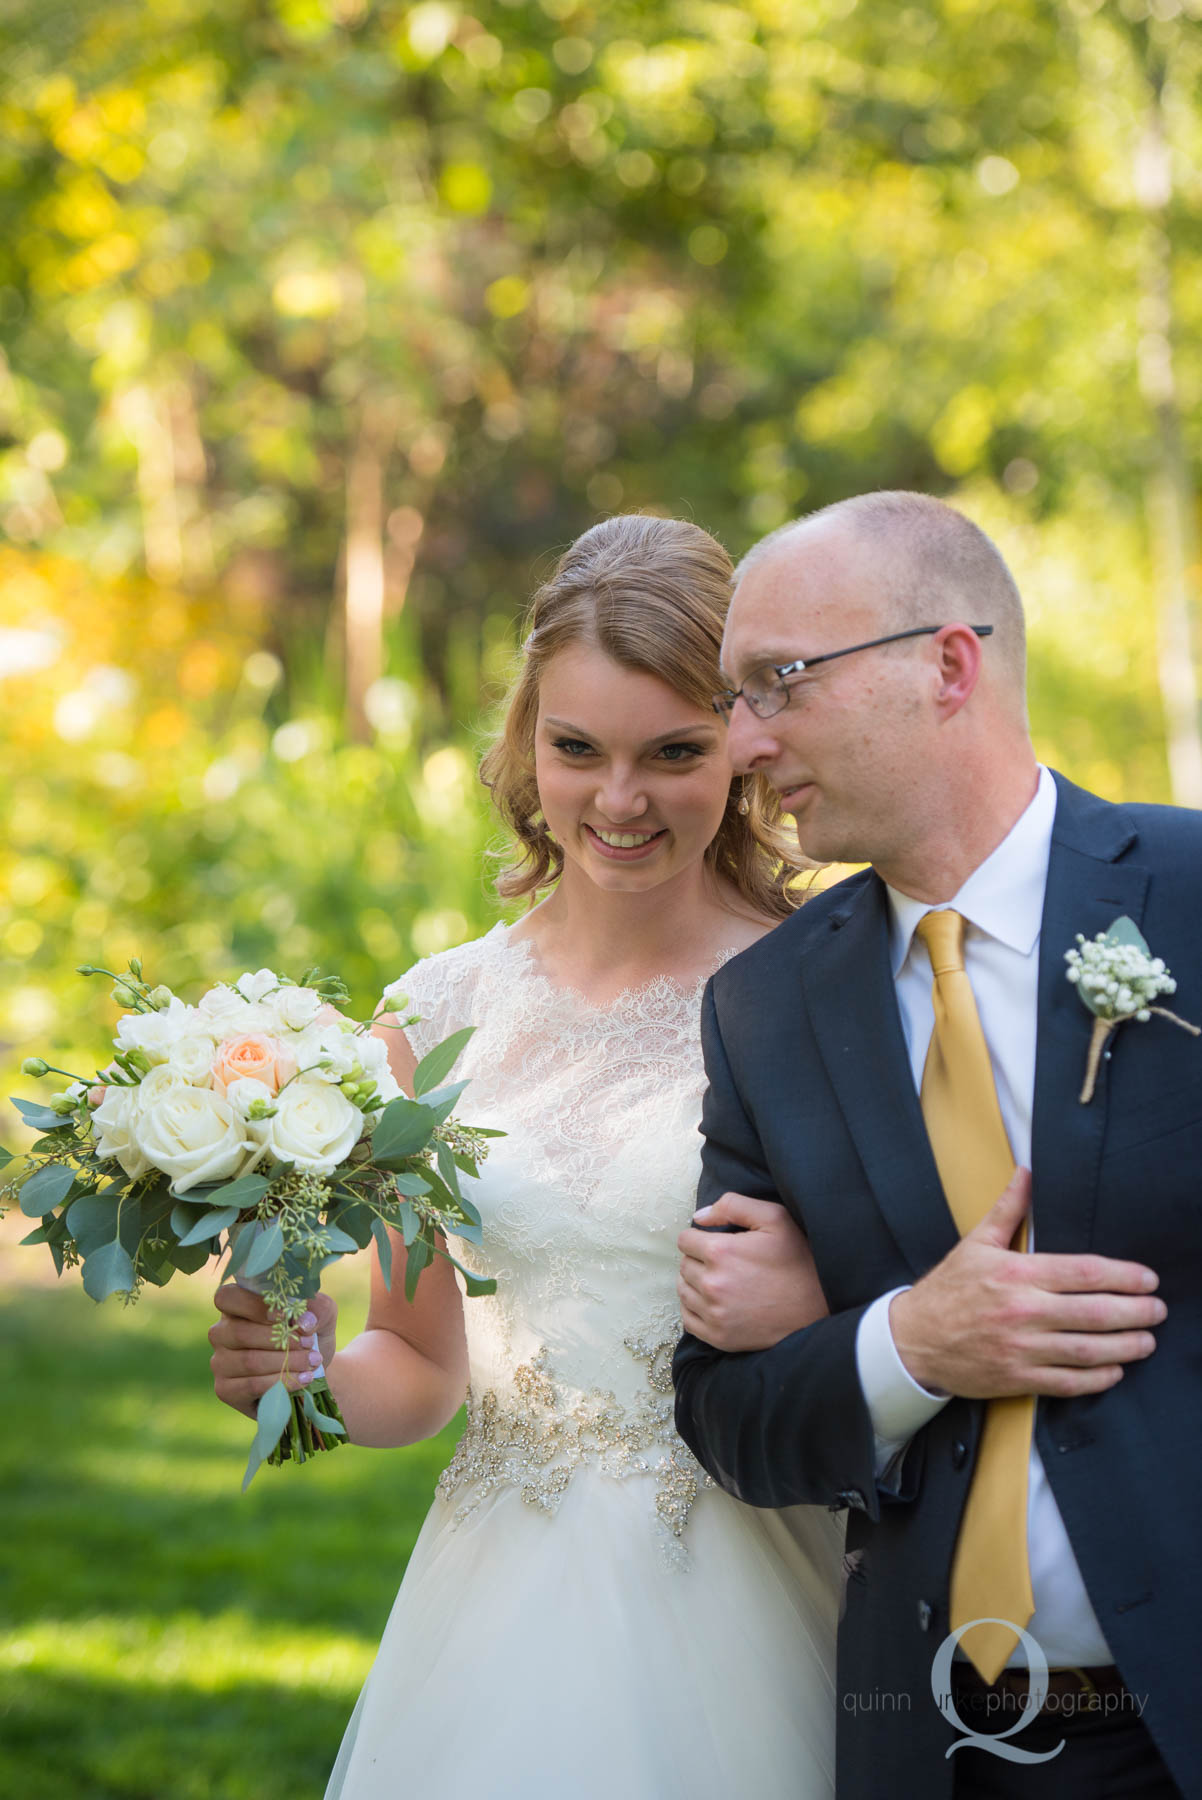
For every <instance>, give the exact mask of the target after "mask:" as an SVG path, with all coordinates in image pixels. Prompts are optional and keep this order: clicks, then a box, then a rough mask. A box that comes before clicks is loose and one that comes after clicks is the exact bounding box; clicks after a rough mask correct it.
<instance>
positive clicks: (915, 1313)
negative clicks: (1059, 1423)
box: [889, 1169, 1166, 1399]
mask: <svg viewBox="0 0 1202 1800" xmlns="http://www.w3.org/2000/svg"><path fill="white" fill-rule="evenodd" d="M1030 1204H1031V1175H1030V1171H1029V1170H1027V1169H1016V1170H1015V1172H1014V1177H1013V1179H1012V1181H1011V1182H1010V1185H1009V1186H1008V1187H1007V1188H1006V1190H1005V1192H1004V1193H1003V1194H1002V1196H1001V1198H1000V1199H999V1200H998V1201H997V1203H996V1204H995V1205H994V1206H993V1208H992V1209H991V1210H990V1211H989V1212H988V1213H986V1215H985V1217H984V1218H983V1219H982V1220H981V1223H980V1224H979V1225H978V1226H977V1227H976V1228H975V1230H973V1231H970V1232H968V1233H967V1235H966V1236H965V1237H963V1238H961V1240H960V1242H959V1243H958V1244H957V1245H956V1248H955V1249H954V1250H952V1251H950V1252H949V1254H948V1255H947V1256H945V1257H944V1259H943V1261H942V1262H941V1263H938V1264H936V1266H935V1268H933V1269H932V1270H931V1271H930V1273H929V1274H927V1275H924V1276H923V1278H922V1280H921V1281H919V1282H917V1283H916V1284H915V1285H914V1287H912V1288H910V1289H909V1291H908V1292H907V1293H904V1294H899V1295H898V1296H897V1298H896V1299H895V1300H894V1301H893V1302H892V1304H891V1305H890V1308H889V1326H890V1329H891V1331H892V1333H893V1341H894V1343H895V1345H896V1346H897V1353H898V1355H899V1356H900V1357H901V1359H902V1361H903V1363H904V1364H905V1365H906V1368H907V1369H908V1370H909V1372H910V1374H911V1375H912V1376H913V1377H914V1379H915V1381H917V1382H920V1383H921V1385H922V1386H923V1387H925V1388H931V1389H934V1390H942V1391H943V1392H945V1393H948V1394H962V1395H965V1396H967V1397H969V1398H973V1399H996V1398H998V1397H999V1396H1001V1395H1004V1394H1055V1395H1058V1396H1060V1397H1061V1398H1071V1397H1074V1396H1076V1395H1078V1394H1099V1393H1101V1392H1102V1391H1103V1390H1104V1389H1106V1388H1109V1387H1113V1386H1114V1385H1115V1383H1116V1382H1117V1381H1121V1380H1122V1377H1123V1364H1124V1363H1130V1362H1139V1361H1141V1360H1142V1359H1143V1358H1144V1357H1145V1356H1151V1354H1152V1352H1153V1350H1154V1349H1155V1348H1156V1339H1155V1338H1154V1337H1153V1335H1152V1332H1151V1330H1150V1329H1149V1327H1151V1326H1153V1325H1159V1324H1160V1322H1161V1320H1162V1319H1163V1318H1164V1317H1165V1312H1166V1308H1165V1304H1164V1301H1163V1300H1158V1299H1157V1298H1156V1297H1155V1295H1154V1293H1153V1291H1152V1290H1153V1289H1154V1288H1155V1287H1156V1286H1157V1285H1158V1283H1159V1277H1158V1276H1157V1274H1156V1273H1155V1271H1154V1270H1152V1269H1148V1268H1145V1267H1144V1265H1143V1264H1142V1263H1130V1262H1118V1261H1116V1260H1115V1259H1114V1258H1112V1257H1109V1256H1087V1255H1082V1256H1047V1255H1041V1254H1040V1253H1039V1251H1034V1252H1033V1253H1032V1254H1031V1255H1029V1256H1028V1255H1023V1254H1021V1253H1019V1252H1017V1251H1014V1250H1011V1248H1010V1244H1011V1242H1012V1241H1013V1238H1014V1234H1015V1232H1016V1231H1017V1230H1018V1228H1019V1225H1020V1224H1021V1223H1022V1221H1023V1218H1024V1217H1025V1216H1026V1212H1027V1209H1028V1207H1029V1206H1030Z"/></svg>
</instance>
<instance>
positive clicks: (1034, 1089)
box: [674, 493, 1202, 1800]
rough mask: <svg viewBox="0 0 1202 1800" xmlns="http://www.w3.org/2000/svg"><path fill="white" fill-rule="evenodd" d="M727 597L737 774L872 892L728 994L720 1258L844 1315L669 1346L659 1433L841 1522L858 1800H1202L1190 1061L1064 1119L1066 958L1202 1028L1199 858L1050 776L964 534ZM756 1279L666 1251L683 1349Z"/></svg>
mask: <svg viewBox="0 0 1202 1800" xmlns="http://www.w3.org/2000/svg"><path fill="white" fill-rule="evenodd" d="M735 579H736V588H735V595H734V599H733V602H732V605H731V610H730V616H729V620H728V623H727V630H726V638H725V642H724V646H723V667H724V669H725V671H726V675H727V678H728V680H729V681H730V684H731V690H732V692H731V693H730V694H729V695H728V696H727V705H728V709H729V710H728V718H729V726H730V749H731V755H732V758H733V761H734V764H735V767H736V768H738V769H741V770H744V771H748V772H754V773H756V774H760V775H763V776H765V777H766V778H767V780H768V781H769V782H771V784H772V785H773V786H774V787H775V788H776V789H777V790H778V791H779V793H780V795H781V804H782V806H783V808H784V810H785V811H786V812H787V813H790V814H792V816H793V817H794V818H795V820H796V822H797V831H798V837H799V841H800V844H801V848H802V849H803V851H805V852H806V854H807V855H809V856H811V857H814V858H816V859H819V860H822V861H832V862H863V863H869V864H871V867H870V868H868V869H866V870H864V871H863V872H862V873H860V874H857V875H853V876H852V877H851V878H850V879H849V880H846V881H843V882H840V883H839V884H838V885H836V886H834V887H832V888H830V889H829V890H828V891H827V892H825V893H823V894H821V895H820V896H819V897H817V898H815V899H813V900H811V901H809V902H808V903H807V904H805V905H804V906H803V907H802V908H801V909H800V911H799V912H798V913H797V914H796V915H795V916H794V917H793V918H791V919H790V920H788V921H787V922H786V923H785V924H783V925H782V926H780V927H779V928H778V929H777V930H775V931H773V932H771V933H770V934H769V935H768V936H767V937H766V938H764V939H762V940H761V941H760V942H759V943H758V944H756V945H755V946H754V947H753V948H752V949H750V950H748V951H746V952H744V953H743V954H742V955H741V956H739V957H737V958H735V960H734V961H732V962H731V963H729V964H727V966H726V967H725V968H724V969H722V970H721V971H720V972H719V973H718V974H717V975H716V976H715V977H714V979H713V981H712V982H711V983H710V986H709V988H708V990H707V993H706V1000H705V1010H704V1020H703V1035H704V1042H705V1053H706V1066H707V1071H708V1075H709V1081H710V1087H709V1092H708V1095H707V1098H706V1102H705V1113H704V1118H703V1123H702V1130H703V1133H704V1138H705V1144H704V1152H703V1156H704V1174H703V1179H702V1184H701V1199H702V1202H703V1203H709V1204H711V1205H712V1208H713V1210H712V1212H711V1213H710V1214H709V1216H708V1218H706V1219H705V1220H704V1221H703V1222H704V1223H705V1224H708V1225H710V1226H713V1225H720V1224H723V1223H730V1222H731V1220H732V1219H733V1218H734V1217H735V1215H736V1214H738V1216H739V1218H740V1220H741V1221H742V1222H744V1223H746V1222H747V1221H748V1220H749V1219H750V1220H751V1221H753V1222H754V1223H755V1225H756V1228H760V1229H764V1230H766V1231H768V1232H771V1231H772V1229H773V1222H774V1221H775V1222H776V1229H777V1230H778V1231H779V1220H780V1214H779V1213H778V1212H777V1211H776V1209H775V1208H771V1209H770V1208H767V1207H763V1206H761V1207H759V1208H756V1207H755V1206H752V1207H751V1208H748V1207H747V1204H746V1202H740V1201H738V1200H735V1199H730V1200H728V1199H725V1198H723V1196H725V1195H726V1194H728V1193H733V1194H741V1195H749V1196H752V1197H753V1198H754V1199H757V1200H759V1201H767V1200H771V1201H781V1202H783V1204H784V1206H785V1207H786V1208H787V1209H788V1211H789V1212H790V1213H791V1214H792V1215H793V1216H794V1218H795V1219H796V1220H797V1221H798V1222H799V1223H800V1224H801V1225H802V1226H803V1228H804V1230H805V1231H806V1233H807V1235H808V1237H809V1242H810V1247H811V1250H812V1253H813V1256H814V1258H815V1261H816V1264H817V1270H818V1274H819V1276H820V1278H821V1282H822V1287H823V1291H824V1293H825V1295H826V1298H827V1302H828V1304H829V1308H830V1312H829V1315H828V1316H827V1317H825V1318H822V1319H819V1320H818V1321H816V1322H815V1323H814V1324H812V1325H809V1326H808V1327H806V1328H805V1329H804V1330H800V1331H795V1332H793V1333H792V1335H790V1336H788V1337H785V1338H784V1339H783V1340H782V1341H780V1342H779V1343H778V1344H776V1345H775V1346H773V1347H772V1348H770V1349H761V1350H753V1351H749V1352H743V1353H740V1354H728V1353H723V1352H720V1351H717V1350H715V1349H713V1348H711V1346H710V1345H709V1344H708V1343H705V1342H703V1341H701V1338H700V1337H699V1336H695V1335H686V1336H685V1337H684V1339H683V1340H682V1342H681V1344H680V1347H679V1349H678V1351H677V1355H676V1362H675V1368H674V1375H675V1381H676V1388H677V1402H676V1417H677V1424H678V1427H679V1430H680V1432H681V1435H682V1436H683V1437H684V1438H685V1440H686V1442H687V1443H688V1444H689V1445H690V1446H691V1447H692V1449H693V1450H694V1451H695V1452H696V1454H697V1456H698V1457H699V1458H700V1459H701V1461H702V1463H704V1465H705V1467H706V1468H707V1469H708V1470H709V1471H710V1473H711V1474H712V1475H713V1476H714V1477H715V1479H716V1480H717V1481H718V1482H719V1483H720V1484H721V1485H722V1486H723V1487H725V1488H726V1489H727V1490H728V1491H729V1492H730V1493H732V1494H735V1495H737V1496H738V1497H739V1498H740V1499H742V1500H745V1501H748V1502H750V1503H751V1504H752V1505H755V1506H766V1507H781V1506H789V1505H792V1504H793V1503H795V1502H808V1503H817V1504H821V1505H827V1506H830V1507H832V1508H846V1509H847V1512H848V1527H847V1548H848V1555H847V1557H846V1567H847V1570H848V1580H847V1589H846V1610H845V1617H844V1620H843V1623H842V1626H841V1628H840V1651H839V1688H840V1693H839V1790H838V1791H839V1794H840V1796H841V1797H844V1800H868V1797H870V1796H876V1795H897V1796H902V1797H904V1800H909V1797H910V1796H922V1797H923V1800H944V1797H946V1800H952V1797H953V1796H954V1797H955V1800H965V1797H966V1796H970V1795H973V1796H975V1795H986V1794H988V1795H998V1796H1004V1795H1015V1796H1020V1797H1022V1800H1030V1797H1034V1796H1038V1795H1042V1794H1048V1795H1051V1794H1055V1795H1056V1796H1057V1797H1058V1800H1075V1797H1078V1796H1079V1797H1080V1800H1085V1796H1094V1795H1101V1794H1103V1793H1105V1794H1107V1795H1110V1794H1114V1795H1118V1794H1120V1793H1121V1794H1124V1795H1127V1794H1130V1795H1139V1796H1141V1797H1142V1800H1153V1797H1155V1796H1171V1795H1175V1794H1182V1795H1186V1796H1190V1797H1192V1800H1198V1797H1202V1693H1199V1690H1198V1682H1197V1679H1196V1676H1197V1671H1198V1669H1199V1656H1198V1649H1197V1646H1198V1641H1199V1636H1200V1634H1202V1544H1200V1539H1202V1530H1200V1526H1202V1040H1200V1039H1199V1038H1197V1037H1195V1036H1193V1035H1190V1034H1189V1033H1187V1032H1186V1031H1185V1030H1182V1029H1179V1028H1178V1026H1177V1025H1176V1024H1175V1023H1174V1022H1173V1021H1172V1020H1170V1019H1168V1018H1165V1017H1163V1016H1160V1015H1158V1014H1156V1013H1153V1014H1152V1016H1151V1017H1150V1018H1147V1019H1144V1020H1142V1021H1141V1020H1137V1019H1134V1018H1132V1019H1129V1020H1127V1021H1126V1022H1125V1023H1123V1024H1121V1025H1119V1026H1118V1027H1117V1028H1116V1029H1115V1030H1114V1031H1112V1032H1111V1033H1110V1035H1109V1036H1108V1038H1107V1039H1106V1044H1105V1049H1104V1053H1103V1055H1102V1058H1101V1061H1100V1064H1099V1067H1098V1072H1097V1077H1096V1084H1095V1087H1094V1092H1093V1095H1092V1098H1090V1099H1089V1101H1088V1102H1087V1103H1083V1101H1082V1099H1081V1098H1080V1096H1081V1094H1082V1089H1083V1083H1084V1079H1085V1075H1086V1064H1087V1059H1088V1055H1089V1050H1090V1040H1091V1031H1092V1027H1093V1019H1092V1017H1091V1015H1090V1013H1089V1011H1088V1010H1087V1008H1086V1006H1085V1005H1084V1003H1083V1001H1082V999H1081V996H1080V991H1079V989H1078V988H1077V987H1075V986H1074V985H1073V984H1072V983H1071V982H1070V981H1069V979H1068V978H1067V977H1068V969H1069V965H1068V964H1067V963H1066V960H1065V952H1066V951H1068V950H1070V949H1072V948H1074V947H1075V946H1076V943H1077V934H1078V933H1083V934H1084V936H1085V937H1086V938H1089V939H1092V938H1093V937H1094V936H1095V934H1096V933H1098V932H1100V931H1106V930H1107V929H1108V928H1109V927H1110V926H1111V925H1112V924H1113V923H1114V922H1115V920H1116V919H1118V918H1121V917H1123V916H1124V915H1125V916H1127V917H1128V918H1130V919H1132V920H1133V921H1134V922H1135V924H1136V925H1137V926H1138V927H1139V929H1140V930H1141V931H1142V933H1143V935H1144V937H1145V939H1146V940H1147V943H1148V946H1149V951H1150V954H1151V955H1152V956H1154V957H1159V958H1162V959H1163V962H1164V963H1166V964H1167V965H1168V968H1169V970H1170V971H1171V972H1172V974H1173V975H1174V976H1176V978H1177V992H1176V994H1175V995H1174V996H1173V997H1172V1002H1171V1003H1172V1007H1173V1010H1174V1012H1177V1013H1179V1014H1180V1015H1181V1016H1183V1017H1184V1018H1185V1019H1187V1020H1192V1021H1195V1022H1197V1023H1199V1024H1202V818H1200V817H1199V815H1197V814H1195V813H1189V812H1185V811H1177V810H1173V809H1169V808H1162V807H1148V806H1112V805H1108V804H1107V803H1105V802H1104V801H1102V800H1100V799H1098V798H1096V797H1095V796H1094V795H1091V794H1088V793H1085V792H1083V791H1082V790H1081V789H1079V788H1076V787H1073V786H1072V785H1071V784H1070V783H1069V782H1067V781H1065V780H1063V779H1062V778H1061V777H1060V776H1053V775H1052V774H1051V773H1050V772H1049V771H1047V770H1046V769H1041V768H1040V766H1039V765H1038V764H1037V763H1036V760H1035V757H1034V754H1033V751H1032V748H1031V743H1030V738H1029V736H1028V730H1027V720H1026V707H1025V699H1024V630H1023V615H1022V606H1021V602H1020V600H1019V596H1018V592H1017V590H1016V588H1015V586H1014V582H1013V580H1012V578H1011V576H1010V573H1009V571H1008V569H1007V568H1006V566H1005V563H1004V562H1003V561H1002V558H1001V557H1000V555H999V554H998V552H997V550H996V549H995V548H994V546H993V544H992V543H991V542H990V541H989V539H988V538H987V537H985V535H984V534H983V533H982V532H980V531H979V530H978V529H977V528H976V527H975V526H974V525H972V524H970V523H969V522H968V521H967V520H966V519H964V518H963V517H962V516H961V515H960V514H958V513H956V512H954V511H953V510H952V509H951V508H950V507H947V506H944V505H943V504H941V503H940V502H938V501H935V500H931V499H928V498H926V497H925V496H922V495H917V494H905V493H880V494H873V495H866V496H862V497H860V498H859V499H855V500H849V501H845V502H843V503H841V504H839V505H837V506H833V507H829V508H827V509H826V510H825V511H823V512H821V513H817V514H815V515H813V516H811V517H810V518H807V519H804V520H802V521H801V522H799V523H797V524H794V525H790V526H787V527H785V528H783V529H782V530H781V531H779V532H775V533H773V534H772V536H771V537H769V538H767V539H765V540H764V542H763V543H761V544H759V545H758V546H756V548H755V549H753V550H752V551H751V553H750V554H749V555H748V557H747V558H746V559H745V561H744V562H743V564H742V565H741V567H740V568H739V570H738V571H737V572H736V578H735ZM1028 1171H1030V1173H1029V1174H1028ZM738 1243H739V1240H738V1239H736V1238H731V1237H729V1236H722V1235H711V1233H709V1232H702V1231H698V1230H692V1231H689V1232H686V1233H685V1234H684V1236H683V1237H682V1248H683V1249H684V1250H685V1264H684V1276H683V1280H684V1282H685V1284H686V1285H685V1289H684V1290H683V1291H685V1293H686V1296H688V1295H690V1294H691V1295H692V1296H693V1298H694V1300H695V1305H694V1307H693V1310H692V1312H690V1305H689V1303H688V1300H687V1299H686V1306H685V1315H686V1322H690V1321H691V1322H693V1323H697V1324H698V1325H699V1329H700V1327H701V1325H703V1324H704V1294H705V1293H706V1291H708V1290H707V1281H708V1280H709V1279H710V1278H711V1277H713V1276H715V1275H716V1274H720V1270H721V1264H722V1259H723V1257H724V1256H727V1255H731V1254H736V1253H737V1252H736V1251H735V1249H734V1246H736V1245H737V1244H738ZM974 1620H992V1621H999V1622H995V1623H986V1624H978V1625H976V1626H975V1627H974V1629H973V1630H971V1631H969V1630H965V1629H964V1628H965V1627H966V1626H968V1625H969V1624H970V1623H971V1622H972V1621H974ZM1044 1661H1046V1663H1047V1664H1048V1665H1050V1667H1051V1673H1050V1674H1049V1675H1047V1676H1046V1679H1045V1678H1043V1677H1042V1674H1041V1665H1042V1664H1043V1662H1044ZM1028 1663H1029V1664H1030V1671H1031V1672H1030V1674H1028V1672H1027V1670H1028ZM717 1679H718V1681H719V1685H720V1681H721V1676H720V1672H719V1674H718V1677H717ZM719 1698H720V1696H719ZM1041 1701H1042V1703H1041ZM1061 1745H1062V1746H1063V1747H1062V1748H1059V1747H1058V1746H1061ZM953 1746H955V1747H956V1748H955V1750H954V1752H953V1753H952V1754H950V1755H949V1754H948V1753H949V1751H950V1750H951V1749H952V1747H953ZM1123 1771H1125V1775H1122V1779H1120V1774H1121V1772H1123ZM1104 1781H1112V1782H1114V1783H1115V1785H1114V1786H1104V1785H1103V1784H1104ZM1123 1781H1125V1785H1123Z"/></svg>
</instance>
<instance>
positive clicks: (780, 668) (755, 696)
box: [711, 625, 993, 720]
mask: <svg viewBox="0 0 1202 1800" xmlns="http://www.w3.org/2000/svg"><path fill="white" fill-rule="evenodd" d="M943 629H944V627H943V626H942V625H913V626H911V628H910V630H909V631H891V632H890V633H889V635H888V637H879V638H869V640H868V642H867V643H866V644H849V645H848V647H847V649H846V650H827V651H825V652H824V653H823V655H821V656H810V657H806V658H805V660H804V661H803V660H802V659H801V658H800V657H799V658H798V659H797V661H796V662H788V663H765V664H764V665H763V667H762V668H759V669H753V670H752V671H751V674H750V675H749V676H748V677H747V679H746V681H744V683H743V685H742V687H740V688H723V690H722V692H721V693H720V694H713V695H712V696H711V704H712V705H713V708H714V711H715V712H716V713H717V714H718V716H719V718H723V719H728V720H729V718H730V714H731V712H732V710H733V708H734V704H735V701H736V700H738V699H739V698H740V696H741V697H742V698H743V699H744V700H746V702H747V704H748V706H749V707H750V708H751V710H752V712H753V713H754V714H755V716H756V718H757V719H770V718H771V717H772V715H773V714H774V713H778V712H783V711H784V709H785V707H786V706H788V704H789V699H790V687H789V682H788V679H787V678H788V677H789V676H791V675H800V674H802V672H803V671H804V670H806V669H816V668H817V667H818V664H819V663H827V662H834V661H835V660H836V658H837V657H840V656H854V655H855V654H856V652H857V651H858V650H875V649H876V648H877V647H878V645H880V644H897V643H900V642H901V640H902V639H903V638H914V637H933V636H934V634H935V633H936V632H937V631H942V630H943ZM969 629H970V630H972V631H975V632H976V634H977V636H978V637H979V638H987V637H991V636H992V634H993V626H992V625H973V626H970V628H969Z"/></svg>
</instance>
